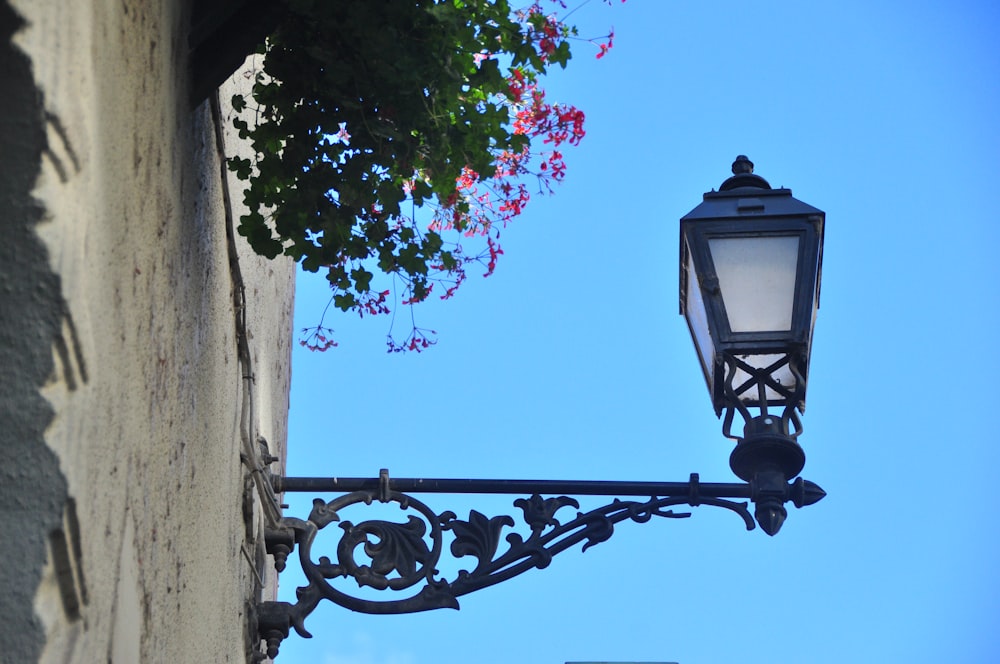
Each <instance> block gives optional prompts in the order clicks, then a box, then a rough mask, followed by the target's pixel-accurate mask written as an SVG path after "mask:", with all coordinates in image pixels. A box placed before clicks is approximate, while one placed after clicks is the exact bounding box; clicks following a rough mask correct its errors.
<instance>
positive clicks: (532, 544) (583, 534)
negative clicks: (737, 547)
mask: <svg viewBox="0 0 1000 664" xmlns="http://www.w3.org/2000/svg"><path fill="white" fill-rule="evenodd" d="M274 484H275V489H276V490H278V491H289V490H322V488H326V489H328V490H329V489H336V488H340V489H343V488H347V487H350V488H351V489H354V490H352V491H351V492H350V493H347V494H344V495H341V496H339V497H337V498H334V499H333V500H331V501H329V502H327V501H325V500H323V499H320V498H317V499H315V500H314V501H313V509H312V511H311V512H310V514H309V518H308V519H307V520H305V521H303V520H301V519H295V518H284V519H282V522H281V527H280V528H279V529H277V530H273V531H269V532H268V535H267V545H268V552H269V553H271V554H273V555H274V557H275V567H276V569H278V571H279V572H280V571H281V570H283V569H284V566H285V559H286V558H287V556H288V554H289V553H290V552H291V550H292V548H294V546H295V545H297V546H298V549H299V562H300V564H301V566H302V570H303V572H304V573H305V576H306V579H307V580H308V584H307V585H306V586H304V587H301V588H298V589H297V590H296V595H297V598H298V601H297V602H296V603H295V604H289V603H287V602H265V603H264V604H263V605H262V606H261V607H260V611H259V613H258V631H259V634H260V636H261V638H263V639H265V640H267V641H268V655H269V656H270V657H272V658H273V657H275V656H276V655H277V650H278V645H279V644H280V642H281V640H282V639H283V638H285V637H287V636H288V633H289V628H294V629H295V631H296V632H298V633H299V634H300V635H301V636H303V637H307V638H308V637H310V636H311V635H310V634H309V632H308V631H307V630H306V629H305V624H304V623H305V618H306V617H307V616H308V615H309V614H310V613H311V612H312V611H313V610H314V609H315V608H316V606H317V605H318V604H319V602H320V601H322V600H323V599H328V600H330V601H332V602H334V603H335V604H338V605H340V606H343V607H345V608H348V609H351V610H352V611H359V612H363V613H373V614H389V613H415V612H418V611H427V610H430V609H438V608H453V609H457V608H459V603H458V597H461V596H462V595H466V594H468V593H471V592H474V591H476V590H480V589H482V588H487V587H489V586H492V585H495V584H497V583H500V582H501V581H505V580H506V579H510V578H512V577H515V576H517V575H519V574H522V573H524V572H526V571H528V570H530V569H534V568H544V567H547V566H548V565H549V563H550V562H551V560H552V558H553V556H555V555H556V554H558V553H561V552H562V551H565V550H566V549H568V548H570V547H572V546H574V545H575V544H577V543H580V542H584V545H583V550H584V551H585V550H587V549H588V548H590V547H591V546H593V545H595V544H599V543H600V542H604V541H605V540H607V539H609V538H610V537H611V535H612V534H613V532H614V526H615V524H617V523H620V522H622V521H626V520H631V521H634V522H637V523H645V522H648V521H650V520H651V519H652V518H653V517H663V518H671V519H678V518H686V517H689V516H691V514H690V513H689V512H675V511H673V510H672V509H670V508H672V507H675V506H678V505H687V506H691V507H697V506H699V505H712V506H715V507H721V508H723V509H727V510H730V511H731V512H734V513H735V514H737V515H739V516H740V518H741V519H742V520H743V523H744V525H745V526H746V529H747V530H753V529H754V527H755V526H754V519H753V517H752V516H751V514H750V511H749V510H748V508H747V505H748V503H747V502H734V501H731V500H727V499H726V498H749V499H751V500H757V499H758V495H757V494H758V490H757V488H756V487H755V486H754V484H753V483H749V484H701V483H700V482H699V479H698V475H697V474H692V475H691V479H690V480H689V481H688V482H686V483H683V482H675V483H637V482H538V483H532V482H525V481H507V480H405V479H404V480H390V479H389V476H388V471H385V470H383V471H382V474H381V476H380V477H379V479H378V480H366V479H309V478H280V477H276V478H274ZM455 484H457V485H461V486H462V487H464V490H463V491H461V492H463V493H512V492H515V491H523V490H524V489H526V488H529V489H530V488H531V487H533V488H534V489H535V491H533V492H532V495H531V497H530V498H526V499H525V498H519V499H517V500H515V501H514V506H515V507H518V508H520V509H521V511H522V513H523V515H522V520H523V524H524V525H526V526H527V528H528V529H529V530H530V533H529V534H528V535H527V537H524V536H523V535H522V534H519V533H517V532H512V531H511V532H506V534H505V530H506V529H512V528H513V527H514V526H515V520H514V518H513V517H510V516H507V515H501V516H494V517H487V516H486V515H484V514H481V513H480V512H478V511H476V510H472V511H470V512H469V516H468V518H467V519H459V518H458V517H457V515H456V514H455V513H454V512H451V511H445V512H442V513H440V514H437V513H435V512H433V511H432V510H431V509H430V508H429V507H427V505H425V504H424V503H423V502H421V501H419V500H417V499H416V498H414V497H413V496H411V495H409V494H408V493H404V492H403V491H400V490H398V488H397V487H405V488H406V489H408V490H409V491H410V492H420V491H425V492H444V491H451V492H455V488H454V485H455ZM782 486H783V487H784V488H783V489H781V490H780V491H781V492H782V493H783V495H782V496H781V497H779V498H778V499H779V500H781V501H782V502H784V501H788V500H791V501H793V502H794V503H795V504H796V505H798V506H800V507H801V506H802V505H805V504H811V503H812V502H816V501H817V500H819V499H820V498H822V496H823V495H825V494H823V492H822V490H821V489H819V487H817V486H815V485H814V484H812V483H811V482H808V483H807V482H803V481H802V480H801V479H799V480H797V481H796V483H794V484H784V483H782ZM320 487H322V488H320ZM556 488H573V489H576V491H575V493H577V494H589V495H595V494H597V495H611V496H622V495H645V496H649V495H650V493H652V494H653V495H652V496H651V497H649V498H647V499H645V500H621V499H619V498H615V499H614V500H613V501H612V502H611V503H609V504H607V505H604V506H602V507H598V508H597V509H593V510H590V511H588V512H579V511H577V512H576V513H575V517H573V518H570V520H568V521H566V522H565V523H563V522H562V521H560V519H559V518H557V514H558V513H560V512H561V511H563V510H564V509H565V508H573V509H575V510H578V509H579V507H580V504H579V502H577V500H576V499H574V498H572V497H569V496H565V495H560V496H558V497H552V498H543V497H542V495H541V494H542V493H548V494H550V495H551V494H553V493H561V492H560V491H551V490H552V489H556ZM767 494H768V495H767V498H768V500H772V501H773V500H775V496H776V494H775V487H774V486H773V485H772V486H770V487H768V488H767ZM376 501H378V502H381V503H396V504H397V505H399V507H400V508H401V509H403V510H407V511H409V512H410V514H409V515H408V516H407V518H406V521H405V522H403V523H396V522H389V521H383V520H377V519H375V520H369V521H362V522H360V523H358V524H354V523H352V522H350V521H341V519H340V516H339V512H341V511H342V510H344V509H346V508H348V507H351V506H354V505H362V504H363V505H371V504H372V503H374V502H376ZM334 522H338V523H339V526H340V528H341V529H342V530H343V534H341V536H340V540H339V542H338V544H337V551H336V562H334V561H333V560H331V559H330V558H329V557H328V556H320V557H319V559H318V561H314V560H313V552H312V548H313V545H314V543H315V540H316V536H317V534H318V532H319V531H320V530H322V529H323V528H325V527H326V526H328V525H329V524H331V523H334ZM446 532H447V533H449V534H450V538H451V543H450V547H449V551H450V554H451V556H452V557H454V558H455V559H458V558H463V557H466V556H468V557H471V558H473V559H475V561H476V564H475V567H473V568H472V569H471V570H461V571H459V572H458V574H457V575H456V576H455V577H454V578H453V579H451V580H446V579H440V578H437V576H438V574H439V572H438V569H437V567H438V563H439V561H441V558H442V554H443V551H444V539H445V533H446ZM502 543H505V546H504V547H502V546H501V544H502ZM359 549H360V551H359ZM359 555H362V556H363V557H364V558H365V559H366V560H363V561H361V562H359V561H358V556H359ZM346 577H351V578H352V579H354V580H355V581H356V582H357V584H358V586H359V587H365V586H367V587H370V588H373V589H375V590H380V591H381V590H387V591H392V592H393V593H406V591H410V592H409V593H408V596H406V597H403V598H399V599H396V598H391V599H386V600H371V599H364V598H362V597H357V596H354V595H349V594H347V593H345V592H343V591H341V590H339V589H337V588H334V587H333V586H332V585H331V584H330V582H329V581H330V580H331V579H338V578H346ZM414 590H415V591H416V592H413V591H414Z"/></svg>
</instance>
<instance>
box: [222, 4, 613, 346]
mask: <svg viewBox="0 0 1000 664" xmlns="http://www.w3.org/2000/svg"><path fill="white" fill-rule="evenodd" d="M287 5H288V11H287V15H286V17H285V19H284V20H283V21H282V23H281V25H280V27H279V29H278V30H277V31H276V32H275V33H274V34H273V35H272V36H271V37H270V38H269V39H268V42H267V45H266V47H265V50H264V53H265V57H264V61H263V68H262V71H260V72H258V73H257V75H256V79H255V83H254V86H253V89H252V98H251V99H246V98H244V97H243V96H241V95H237V96H236V97H234V98H233V107H234V109H235V110H236V111H237V112H239V115H238V116H237V118H236V120H235V125H236V127H237V129H238V130H239V132H240V135H241V137H243V138H247V139H249V140H250V143H251V145H252V148H253V151H254V153H255V158H254V159H252V160H251V159H242V158H233V159H231V160H230V162H229V167H230V169H231V170H233V171H234V172H235V173H236V175H237V176H238V177H239V178H240V179H243V180H246V181H247V189H246V194H245V202H246V205H247V208H248V210H249V211H248V213H247V214H246V215H245V216H243V217H242V218H241V220H240V226H239V232H240V233H241V234H242V235H243V236H245V237H246V238H247V240H248V241H249V243H250V245H251V246H252V247H253V248H254V250H255V251H257V252H258V253H259V254H262V255H264V256H267V257H270V258H273V257H275V256H278V255H279V254H284V255H287V256H291V257H292V258H294V259H295V260H297V261H300V262H301V264H302V266H303V268H304V269H306V270H309V271H312V272H316V271H320V270H324V271H326V277H327V280H328V281H329V283H330V286H331V288H332V299H331V303H332V304H333V305H334V306H335V307H337V308H339V309H341V310H344V311H351V310H353V311H356V312H357V313H359V314H361V315H365V314H384V313H389V311H390V301H389V300H390V292H392V289H390V288H382V287H376V283H377V282H378V280H377V279H376V274H377V273H384V274H386V275H390V277H391V279H390V280H389V281H390V282H391V284H390V285H391V286H392V287H393V288H394V289H395V290H396V293H395V295H394V296H393V301H394V302H395V301H397V300H398V301H401V303H402V304H403V305H411V304H413V303H417V302H420V301H423V300H424V299H426V298H427V297H428V296H429V295H430V294H431V292H432V291H433V289H434V287H435V286H438V287H439V292H438V295H439V296H440V297H442V298H448V297H450V296H451V295H452V294H453V293H454V292H455V289H456V288H457V287H458V286H459V285H460V284H461V283H462V281H463V280H464V279H465V276H466V269H467V268H468V267H469V266H470V265H471V264H481V265H482V266H483V268H485V270H486V274H490V273H492V271H493V269H494V267H495V265H496V260H497V258H498V256H499V255H500V254H502V253H503V252H502V250H501V248H500V244H499V234H500V230H501V229H502V228H503V227H504V226H505V225H506V223H507V222H509V221H510V220H511V219H513V218H514V217H516V216H517V215H519V214H520V213H521V211H522V210H523V209H524V205H525V204H526V203H527V201H528V199H529V197H530V194H529V187H528V183H529V182H532V181H535V182H537V188H538V189H539V190H540V191H548V190H549V189H550V187H551V183H552V182H558V181H560V180H561V179H562V178H563V176H564V173H565V164H564V162H563V158H562V154H561V152H560V151H559V150H560V146H561V145H562V144H563V143H566V142H568V143H570V144H575V143H577V142H578V141H579V140H580V139H581V138H582V137H583V135H584V131H583V119H584V117H583V113H582V112H581V111H579V110H578V109H576V108H574V107H572V106H566V105H560V104H551V103H549V102H548V101H546V99H545V93H544V92H543V91H542V89H541V88H540V87H539V86H538V80H539V77H540V76H542V75H543V74H545V73H546V71H547V70H548V68H549V67H551V66H553V65H559V66H561V67H565V66H566V63H567V62H568V61H569V59H570V56H571V53H570V39H572V38H574V37H575V35H576V30H575V29H574V28H571V27H569V26H567V25H566V24H564V23H563V22H561V21H560V20H559V19H558V18H557V16H555V15H554V14H551V13H545V12H544V11H543V9H542V7H541V6H540V5H539V4H533V5H531V6H529V7H527V8H524V9H520V10H514V9H513V8H512V7H511V6H510V5H509V4H508V2H507V1H506V0H492V1H487V0H410V1H408V2H398V1H395V0H336V1H332V0H287ZM612 36H613V35H608V37H606V38H602V39H601V40H600V41H599V42H598V41H594V43H596V44H597V46H598V47H599V48H600V52H599V53H598V57H601V56H603V55H604V53H605V52H606V51H607V49H608V48H609V47H610V46H611V38H612ZM592 41H593V40H592ZM536 139H537V140H536ZM533 142H535V143H536V144H537V143H539V142H540V143H541V145H542V148H543V149H544V151H539V150H538V149H537V145H536V150H533V149H532V143H533ZM418 208H423V209H424V210H426V212H425V213H424V215H423V223H420V222H418V220H417V219H416V214H415V213H416V210H417V209H418ZM383 281H384V280H383ZM325 314H326V312H325V311H324V316H325ZM330 332H331V330H330V329H329V328H326V327H324V326H323V320H322V318H321V320H320V322H319V324H318V325H317V326H315V327H313V328H307V329H306V330H304V333H305V334H306V335H307V336H306V337H305V338H304V339H303V341H302V343H303V344H304V345H308V346H309V347H310V348H314V349H317V350H325V349H326V348H329V347H330V346H333V345H336V344H335V342H334V341H333V340H332V336H331V335H330ZM429 334H431V335H432V334H433V333H432V332H430V331H428V330H422V329H420V328H418V327H416V326H414V327H413V329H412V331H411V332H410V334H409V336H408V337H407V338H406V339H405V340H403V341H401V342H400V341H397V340H396V339H395V338H394V337H393V336H392V332H391V330H390V334H389V340H388V343H389V349H390V350H391V351H392V350H421V349H422V348H426V347H427V346H428V345H430V344H432V343H434V341H433V339H432V337H431V336H429Z"/></svg>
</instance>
